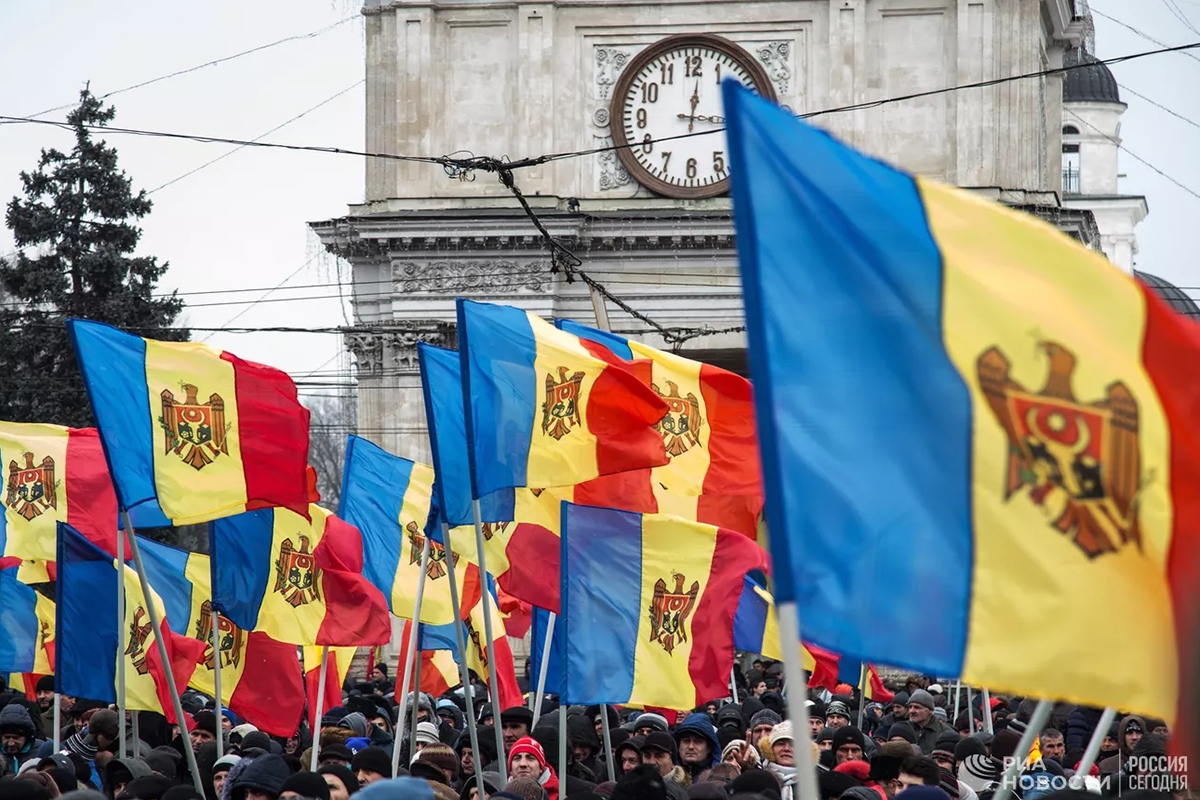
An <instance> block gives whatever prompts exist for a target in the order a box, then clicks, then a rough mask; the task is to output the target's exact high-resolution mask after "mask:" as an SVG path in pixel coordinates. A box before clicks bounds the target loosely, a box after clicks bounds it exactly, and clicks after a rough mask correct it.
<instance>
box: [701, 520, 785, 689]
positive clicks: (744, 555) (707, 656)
mask: <svg viewBox="0 0 1200 800" xmlns="http://www.w3.org/2000/svg"><path fill="white" fill-rule="evenodd" d="M769 569H770V560H769V558H768V557H767V552H766V551H765V550H763V549H762V548H761V547H759V546H758V545H756V544H755V543H754V542H752V541H750V540H749V539H747V538H746V537H745V536H743V535H742V534H740V533H737V532H736V531H730V530H725V529H724V528H721V529H718V531H717V542H716V547H715V548H714V549H713V555H712V566H711V567H710V568H709V574H708V580H707V582H706V584H705V586H704V591H703V593H702V594H701V596H700V602H699V603H698V604H697V605H696V609H695V611H694V612H693V614H692V652H691V656H690V657H689V659H688V674H689V675H690V676H691V678H692V683H693V684H695V686H696V705H700V704H701V703H706V702H708V701H709V700H711V699H713V698H714V697H724V696H725V695H726V694H727V693H728V691H727V690H728V688H729V672H730V670H731V669H733V656H734V647H733V618H734V616H735V615H736V614H737V607H738V598H740V597H741V596H742V588H743V586H744V581H745V578H746V573H748V572H753V571H754V570H763V571H764V572H765V571H768V570H769Z"/></svg>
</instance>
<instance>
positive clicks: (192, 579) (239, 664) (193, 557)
mask: <svg viewBox="0 0 1200 800" xmlns="http://www.w3.org/2000/svg"><path fill="white" fill-rule="evenodd" d="M138 547H139V549H140V550H141V553H142V563H143V565H144V566H145V567H146V577H147V578H148V579H149V581H150V586H151V587H152V588H153V589H154V591H155V593H156V594H158V596H159V597H160V598H162V602H163V606H164V607H165V608H166V612H167V621H168V622H170V623H171V630H173V631H176V632H178V633H179V634H181V635H183V636H191V637H192V638H193V639H196V640H198V641H199V642H200V643H201V644H202V645H203V646H204V656H203V658H202V659H201V661H200V664H199V665H198V666H197V667H196V671H195V672H194V673H193V674H192V679H191V680H190V681H189V682H188V685H189V686H191V687H192V688H193V689H199V690H200V691H202V692H204V693H205V694H207V695H209V696H210V697H211V696H213V695H214V694H216V691H217V685H216V677H215V672H216V662H215V660H214V659H213V650H212V625H213V616H212V606H211V604H210V603H209V598H210V597H211V596H212V574H211V571H210V567H209V557H208V555H207V554H205V553H189V552H188V551H186V550H178V549H176V548H174V547H169V546H167V545H165V544H160V543H158V542H154V541H150V540H149V539H145V538H143V537H138ZM220 620H221V622H220V630H219V634H218V635H219V637H220V645H221V702H222V704H223V705H224V706H225V707H226V708H228V709H230V710H231V711H233V713H235V714H237V715H238V716H239V717H241V718H243V719H244V720H246V722H249V723H250V724H252V725H254V726H255V727H256V728H258V729H259V730H263V731H266V732H267V733H270V734H273V735H276V736H291V735H292V734H293V733H295V731H296V727H297V726H298V725H299V724H300V716H301V714H303V713H304V686H303V685H302V684H301V678H300V659H299V658H298V657H297V655H296V646H295V645H294V644H283V643H282V642H277V641H275V640H273V639H271V638H270V637H269V636H267V634H265V633H263V632H262V631H244V630H242V629H241V628H239V627H237V626H236V625H234V624H233V622H232V621H230V620H227V619H225V618H224V617H221V618H220Z"/></svg>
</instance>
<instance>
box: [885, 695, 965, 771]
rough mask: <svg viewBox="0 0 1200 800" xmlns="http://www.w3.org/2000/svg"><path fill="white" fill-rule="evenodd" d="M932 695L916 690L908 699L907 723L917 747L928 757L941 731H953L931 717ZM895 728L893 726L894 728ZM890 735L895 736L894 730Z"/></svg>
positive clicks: (932, 707)
mask: <svg viewBox="0 0 1200 800" xmlns="http://www.w3.org/2000/svg"><path fill="white" fill-rule="evenodd" d="M933 709H934V703H933V695H931V694H930V693H929V692H927V691H925V690H924V689H917V690H916V691H914V692H912V694H910V695H909V697H908V721H909V723H910V724H911V725H912V727H913V729H914V730H915V731H916V734H917V742H916V744H917V747H919V748H921V752H922V753H924V754H925V755H929V754H930V753H932V752H933V746H934V745H935V744H937V738H938V735H939V734H941V733H942V732H943V731H948V730H953V729H952V728H951V727H950V726H949V725H947V724H946V723H945V722H943V721H941V720H939V719H937V718H935V717H934V716H933ZM894 727H895V726H893V728H894ZM892 735H893V736H894V735H895V732H894V730H893V731H892Z"/></svg>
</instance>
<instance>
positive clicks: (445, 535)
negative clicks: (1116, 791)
mask: <svg viewBox="0 0 1200 800" xmlns="http://www.w3.org/2000/svg"><path fill="white" fill-rule="evenodd" d="M442 546H443V547H444V548H445V551H446V559H445V560H446V577H448V578H449V579H450V608H451V609H452V610H453V613H454V619H455V621H456V622H455V625H454V636H455V642H456V643H457V644H458V659H457V661H458V675H459V678H460V679H461V680H462V685H463V699H464V700H466V703H467V733H468V734H469V735H470V737H471V755H472V756H473V757H474V759H475V786H476V787H477V789H478V790H479V797H480V798H483V797H486V796H487V791H486V790H485V789H484V788H483V768H484V763H483V760H482V756H483V754H482V753H480V752H479V728H478V726H477V725H476V724H475V699H474V697H472V694H473V691H472V689H471V671H470V670H469V669H467V637H466V634H465V633H463V625H462V609H461V608H460V606H459V604H458V584H457V583H456V582H455V578H454V547H453V546H452V545H451V544H450V526H449V525H447V524H446V523H444V522H443V523H442ZM492 713H493V714H495V713H496V712H495V709H493V710H492ZM396 748H397V749H399V748H400V742H399V740H397V741H396Z"/></svg>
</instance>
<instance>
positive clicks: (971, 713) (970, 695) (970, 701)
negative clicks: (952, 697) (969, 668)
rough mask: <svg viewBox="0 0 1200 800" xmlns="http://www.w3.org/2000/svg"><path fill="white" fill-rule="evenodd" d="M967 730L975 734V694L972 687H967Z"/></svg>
mask: <svg viewBox="0 0 1200 800" xmlns="http://www.w3.org/2000/svg"><path fill="white" fill-rule="evenodd" d="M967 730H968V732H969V733H974V732H975V694H974V692H972V691H971V687H970V686H968V687H967Z"/></svg>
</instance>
